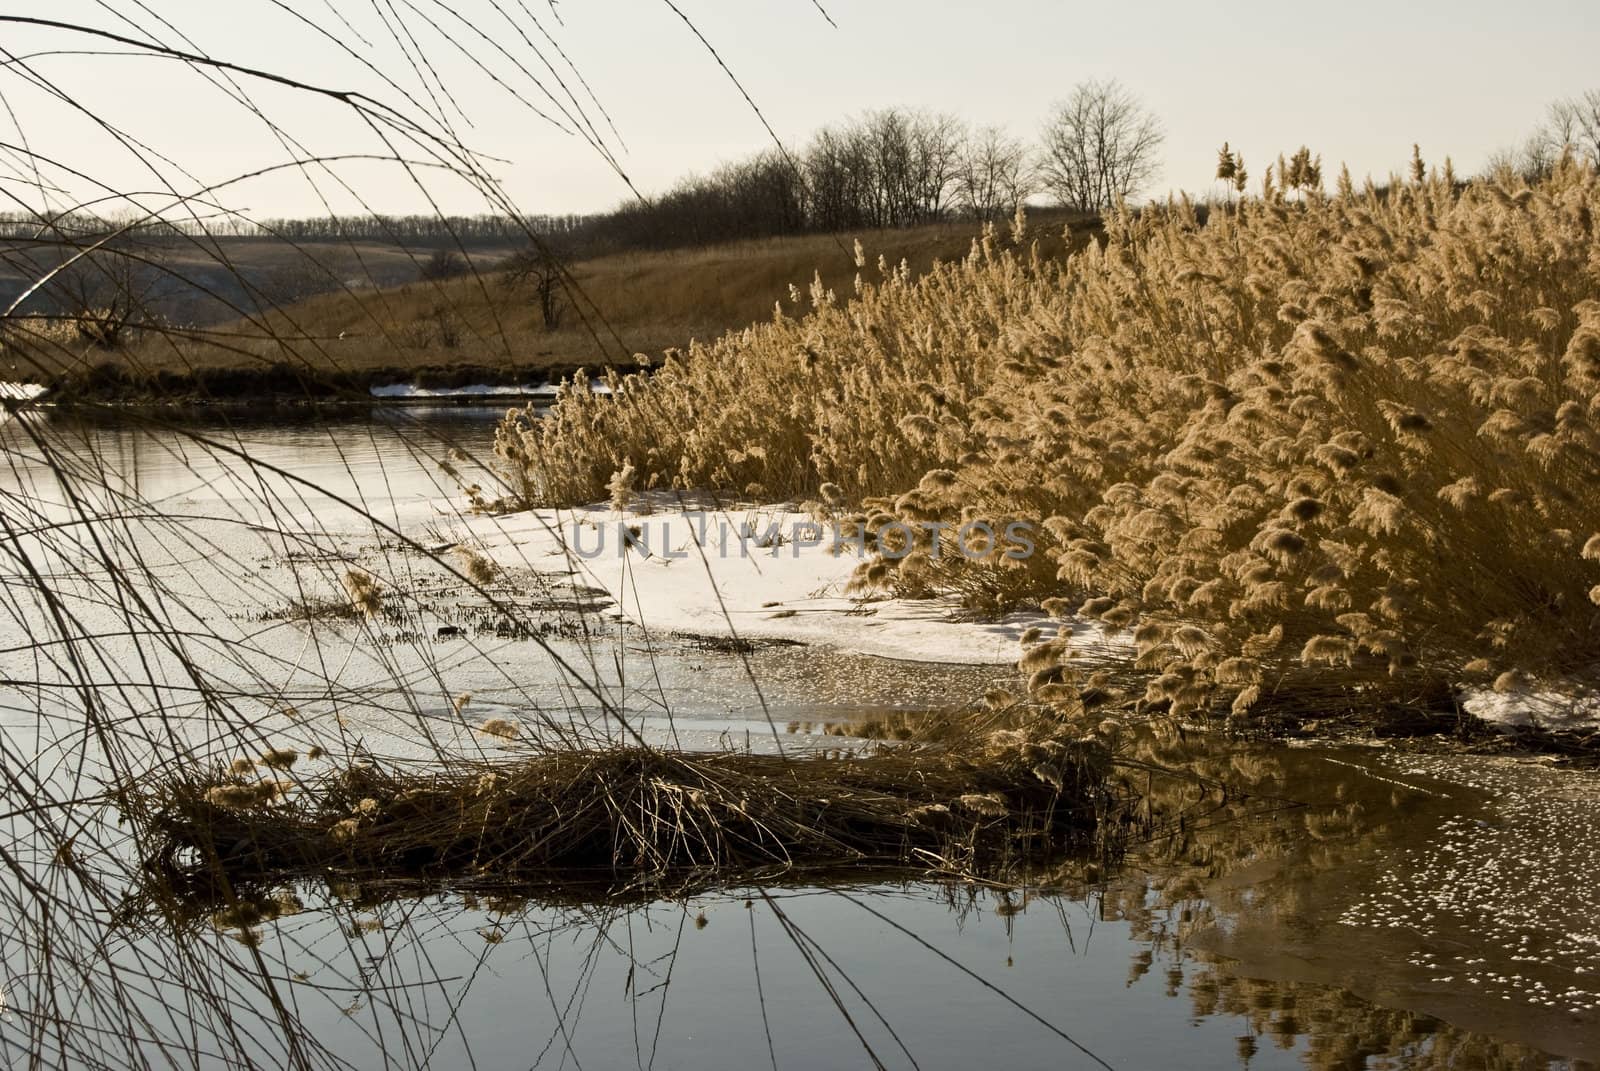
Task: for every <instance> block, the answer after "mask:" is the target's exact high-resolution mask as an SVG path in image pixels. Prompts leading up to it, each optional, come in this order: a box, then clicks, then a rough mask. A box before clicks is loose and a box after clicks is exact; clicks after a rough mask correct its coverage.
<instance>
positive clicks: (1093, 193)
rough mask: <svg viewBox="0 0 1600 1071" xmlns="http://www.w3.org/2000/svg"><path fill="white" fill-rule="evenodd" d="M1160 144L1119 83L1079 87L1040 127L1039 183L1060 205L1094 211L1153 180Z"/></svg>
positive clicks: (1154, 126) (1147, 117)
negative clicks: (1042, 127) (1041, 135)
mask: <svg viewBox="0 0 1600 1071" xmlns="http://www.w3.org/2000/svg"><path fill="white" fill-rule="evenodd" d="M1164 140H1165V135H1164V134H1163V133H1162V131H1161V124H1160V123H1159V122H1158V121H1157V120H1156V118H1155V116H1153V115H1151V114H1150V113H1149V112H1148V111H1146V110H1145V108H1144V106H1143V105H1142V104H1141V103H1140V102H1139V100H1138V98H1137V97H1135V96H1134V95H1133V94H1132V93H1131V92H1129V91H1128V90H1127V89H1126V88H1124V87H1123V86H1122V84H1121V83H1119V82H1116V81H1104V82H1081V83H1079V84H1078V85H1077V86H1076V87H1074V88H1073V90H1072V94H1071V96H1069V97H1068V98H1067V99H1066V100H1065V101H1063V102H1061V103H1060V104H1058V105H1057V106H1056V108H1055V110H1054V112H1053V113H1052V114H1051V116H1050V118H1049V120H1048V121H1047V122H1046V123H1045V128H1044V133H1043V138H1042V141H1043V145H1042V148H1041V158H1040V163H1039V179H1040V182H1041V184H1042V185H1043V186H1044V188H1045V189H1046V190H1048V191H1049V192H1050V193H1051V194H1052V195H1053V196H1054V197H1055V199H1056V200H1057V201H1059V202H1060V203H1061V204H1063V205H1066V206H1067V207H1069V208H1076V209H1079V210H1081V211H1085V212H1095V211H1100V210H1103V209H1106V208H1109V207H1111V205H1113V204H1115V203H1116V201H1117V199H1118V198H1122V197H1132V196H1134V195H1135V194H1137V193H1138V192H1139V191H1140V190H1142V189H1143V188H1144V187H1145V186H1147V185H1148V184H1149V183H1150V181H1151V180H1152V179H1154V178H1155V176H1156V173H1157V161H1156V154H1157V153H1158V152H1160V150H1161V145H1162V142H1163V141H1164Z"/></svg>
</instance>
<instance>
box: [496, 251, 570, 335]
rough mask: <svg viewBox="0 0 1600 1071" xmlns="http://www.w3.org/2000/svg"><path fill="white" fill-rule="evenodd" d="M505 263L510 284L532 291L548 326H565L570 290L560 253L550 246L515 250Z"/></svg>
mask: <svg viewBox="0 0 1600 1071" xmlns="http://www.w3.org/2000/svg"><path fill="white" fill-rule="evenodd" d="M501 266H502V267H503V268H504V269H505V277H504V278H505V284H506V286H507V287H511V288H513V289H521V288H523V287H526V288H527V289H529V290H530V291H532V293H533V300H534V302H535V304H537V305H538V306H539V316H540V319H541V321H542V322H543V323H544V329H545V330H546V331H554V330H555V329H556V328H557V327H559V326H561V314H562V313H563V312H564V311H566V294H567V292H566V284H565V282H564V273H563V271H562V270H561V261H560V259H559V257H558V255H557V254H556V253H555V252H554V251H553V250H552V249H550V248H549V247H548V246H546V247H542V248H541V247H532V248H529V249H524V250H523V251H522V252H520V253H513V254H512V255H511V256H509V257H507V258H506V260H505V262H504V263H503V264H502V265H501Z"/></svg>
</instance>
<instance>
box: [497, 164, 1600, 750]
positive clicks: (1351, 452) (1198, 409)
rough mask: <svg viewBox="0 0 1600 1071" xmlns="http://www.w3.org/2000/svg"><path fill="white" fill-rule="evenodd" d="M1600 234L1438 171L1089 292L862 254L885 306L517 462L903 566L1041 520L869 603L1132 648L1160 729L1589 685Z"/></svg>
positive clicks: (1202, 227) (1222, 213)
mask: <svg viewBox="0 0 1600 1071" xmlns="http://www.w3.org/2000/svg"><path fill="white" fill-rule="evenodd" d="M1597 211H1600V178H1597V176H1596V174H1595V172H1594V170H1593V169H1592V168H1591V167H1589V166H1588V165H1586V164H1582V163H1579V162H1576V161H1574V160H1572V159H1567V160H1564V161H1563V162H1562V163H1561V164H1560V166H1559V167H1557V168H1556V169H1555V173H1554V174H1553V175H1552V176H1551V177H1549V178H1548V179H1545V180H1541V181H1539V182H1537V183H1534V184H1531V185H1530V184H1527V183H1525V182H1523V181H1522V180H1520V179H1517V178H1514V177H1509V176H1500V177H1496V178H1493V179H1482V180H1478V181H1474V182H1471V183H1463V182H1460V181H1457V179H1456V178H1455V176H1454V174H1453V173H1452V171H1451V169H1450V167H1449V166H1448V163H1446V165H1445V166H1443V167H1439V168H1432V169H1430V168H1429V167H1428V166H1427V165H1426V164H1425V163H1424V162H1423V160H1422V159H1421V158H1420V155H1419V157H1418V159H1417V160H1416V161H1414V166H1413V170H1412V174H1411V177H1410V178H1409V179H1405V180H1402V179H1400V178H1394V179H1393V180H1392V181H1391V183H1390V184H1389V185H1388V186H1387V187H1385V188H1383V189H1379V188H1377V187H1376V186H1374V185H1373V184H1372V183H1370V182H1369V183H1368V184H1367V185H1366V187H1365V188H1364V189H1362V188H1358V187H1356V186H1355V185H1354V184H1353V183H1352V182H1351V181H1350V179H1349V177H1348V175H1347V174H1345V175H1341V176H1340V178H1339V180H1338V184H1337V189H1336V191H1335V192H1333V193H1324V192H1322V191H1321V190H1320V189H1310V190H1306V191H1303V192H1302V191H1293V192H1285V191H1284V190H1282V189H1279V188H1276V187H1274V186H1273V185H1272V184H1271V182H1270V180H1269V182H1268V184H1267V185H1266V187H1265V188H1264V189H1263V191H1262V193H1261V194H1260V195H1259V196H1256V197H1251V198H1245V199H1243V200H1241V201H1239V202H1236V203H1233V204H1231V205H1229V206H1226V208H1223V207H1221V206H1213V208H1212V210H1211V211H1210V212H1209V213H1201V212H1198V211H1197V210H1196V208H1195V206H1193V205H1191V204H1189V203H1187V202H1174V203H1169V204H1167V205H1165V206H1155V207H1152V208H1150V209H1147V210H1145V211H1143V212H1140V213H1138V214H1133V213H1128V212H1124V213H1122V214H1121V215H1118V216H1116V217H1114V218H1112V219H1110V220H1108V221H1107V228H1106V229H1107V234H1106V238H1105V241H1104V243H1103V244H1099V243H1097V244H1093V245H1091V246H1090V247H1089V248H1088V249H1086V250H1084V251H1083V252H1081V253H1078V254H1075V255H1073V256H1071V257H1069V258H1067V259H1065V260H1061V259H1055V258H1050V257H1045V256H1042V255H1040V254H1039V252H1038V251H1037V249H1036V248H1035V247H1033V246H1032V245H1031V244H1030V242H1029V239H1028V237H1027V233H1026V221H1025V220H1022V219H1020V218H1019V220H1018V221H1017V222H1016V224H1015V225H1014V227H1013V228H1012V230H1011V232H1010V234H1009V235H1008V234H1005V233H1002V232H999V231H995V230H990V231H989V232H987V233H986V234H985V235H984V236H983V237H982V238H981V239H979V240H977V241H975V242H974V244H973V247H972V250H971V253H970V254H969V255H968V256H967V257H966V258H965V259H964V260H961V261H959V262H955V263H950V264H945V265H942V266H940V267H939V268H937V269H935V270H934V271H932V272H930V273H929V274H927V275H925V276H923V277H920V278H916V279H913V278H911V277H910V275H909V273H907V272H905V271H904V270H902V269H899V268H896V267H894V266H893V265H888V264H881V265H880V267H879V271H878V273H877V274H876V275H874V274H873V273H872V272H871V271H870V270H868V269H866V268H865V264H866V258H865V257H864V256H863V257H860V258H858V259H859V262H860V263H861V264H862V265H863V271H862V273H861V276H860V277H858V280H857V283H856V287H855V290H856V294H855V295H854V296H853V297H852V298H850V300H841V299H840V297H839V296H838V295H836V294H834V293H832V292H830V291H828V290H826V289H824V288H823V287H821V286H820V285H819V286H815V287H813V288H812V290H811V292H810V294H809V296H808V295H805V294H803V293H801V292H800V291H799V290H794V291H793V293H792V294H791V297H790V298H788V299H785V300H783V301H781V302H780V303H779V307H778V309H777V310H776V312H775V314H774V317H773V320H772V322H770V323H767V324H764V325H760V326H756V327H752V328H751V329H749V330H746V331H743V332H739V333H736V334H732V335H728V336H726V337H724V338H723V339H722V340H720V341H719V342H717V343H716V344H714V345H711V346H706V347H699V348H696V349H695V350H693V351H692V352H691V353H689V354H687V355H685V356H683V357H682V358H679V359H674V360H670V361H667V362H666V363H665V364H664V365H663V366H662V367H661V368H660V369H659V370H657V371H656V372H655V373H654V374H653V375H651V376H649V377H643V376H634V377H627V378H617V377H614V382H613V386H614V388H616V389H615V391H614V393H613V394H611V395H610V396H606V397H595V396H590V395H589V394H588V393H587V392H580V391H575V390H574V391H568V392H567V393H565V394H564V395H563V397H562V398H561V400H560V403H559V404H558V405H557V406H556V408H555V411H554V412H553V413H552V414H550V415H549V417H548V418H546V419H542V420H533V419H531V418H530V417H528V416H527V415H525V414H521V413H512V414H508V417H507V419H506V422H505V423H504V425H503V426H502V429H501V434H500V441H499V448H498V449H499V460H500V464H501V465H502V467H503V469H504V470H505V471H506V473H507V474H508V477H509V483H510V484H511V485H512V486H513V487H514V488H518V489H520V492H521V494H522V496H523V499H524V500H525V501H527V502H530V503H538V502H543V503H556V504H570V503H577V502H588V501H595V500H598V499H602V498H604V497H605V493H606V487H607V483H608V481H609V480H610V479H611V478H612V476H613V475H614V474H615V473H618V472H622V471H628V470H631V471H632V485H633V486H634V487H637V488H640V489H648V488H655V487H678V488H702V489H717V490H722V491H729V492H732V493H735V494H739V495H744V496H749V497H766V498H769V499H783V498H793V499H796V500H799V501H802V502H810V503H811V504H812V506H813V507H814V508H815V509H817V510H818V511H819V512H821V513H826V514H830V515H832V516H833V517H835V518H838V519H842V520H843V521H845V522H847V523H853V524H857V525H860V526H862V527H864V528H865V529H866V530H867V532H868V533H869V535H875V534H876V533H878V532H880V531H883V530H885V529H887V528H888V527H889V526H890V525H892V524H894V523H896V522H899V523H904V524H910V525H913V526H926V525H927V524H929V523H931V522H941V523H944V524H947V525H954V526H958V527H959V526H961V525H964V524H969V523H972V522H976V521H982V522H986V523H987V524H988V525H989V526H990V527H991V528H992V529H993V530H995V531H1003V530H1004V529H1005V527H1006V525H1008V524H1010V523H1012V522H1021V523H1024V524H1026V525H1028V526H1029V527H1030V528H1031V530H1032V532H1033V534H1034V541H1035V543H1036V548H1037V549H1036V552H1035V553H1034V554H1032V555H1031V556H1028V557H1025V558H1022V559H1018V560H1011V559H1007V558H1006V557H1005V556H1004V554H1003V550H1004V549H1006V548H1005V547H1004V546H1003V545H1002V543H1001V541H999V540H996V541H994V546H993V547H992V548H989V550H988V552H987V553H983V554H980V555H978V557H977V560H974V559H972V558H970V557H967V556H963V555H956V554H948V553H946V554H944V555H943V556H938V555H936V554H934V553H933V548H932V546H931V545H930V544H931V535H924V536H918V538H917V540H916V543H915V545H914V546H911V547H897V546H888V547H880V548H878V549H879V550H880V551H883V552H886V553H882V554H881V555H880V556H879V558H878V559H877V560H871V561H867V562H863V564H862V566H861V569H860V572H859V573H858V584H857V587H858V589H859V590H861V591H862V592H863V593H872V592H875V591H887V592H891V593H896V594H904V595H926V594H937V593H940V592H954V593H957V594H959V595H960V596H961V597H962V598H963V600H965V601H966V602H967V603H968V604H969V605H971V606H974V607H975V608H978V609H980V610H985V611H991V612H992V611H995V610H1000V609H1004V608H1006V607H1009V606H1017V605H1029V604H1032V605H1039V606H1042V607H1044V608H1045V609H1046V610H1047V611H1050V612H1052V613H1055V614H1057V615H1059V616H1061V617H1063V618H1078V619H1091V620H1098V621H1099V622H1101V623H1102V624H1103V625H1105V626H1107V627H1108V628H1110V629H1111V630H1128V631H1132V633H1133V636H1134V639H1135V641H1136V648H1137V651H1136V658H1137V665H1138V667H1139V668H1140V669H1141V670H1143V671H1144V672H1145V673H1146V684H1145V689H1146V690H1145V694H1144V696H1143V701H1144V704H1145V706H1146V707H1147V708H1155V709H1160V710H1164V711H1170V712H1171V713H1173V714H1175V715H1178V716H1185V715H1199V714H1205V713H1208V712H1211V713H1216V714H1219V715H1227V716H1231V717H1233V718H1235V719H1241V720H1248V719H1250V718H1253V717H1256V716H1258V715H1259V714H1261V713H1262V711H1259V710H1256V709H1255V708H1256V707H1257V705H1258V704H1260V703H1262V702H1263V700H1264V699H1266V698H1270V697H1275V698H1276V700H1277V701H1278V702H1282V701H1283V700H1284V699H1285V697H1286V696H1287V695H1288V693H1287V692H1286V690H1285V688H1284V687H1283V685H1284V684H1285V682H1288V681H1291V680H1294V679H1300V680H1304V679H1305V676H1304V674H1302V673H1301V671H1311V673H1312V675H1314V676H1316V677H1318V678H1320V679H1322V680H1325V681H1329V682H1334V683H1335V684H1340V683H1342V682H1355V681H1360V682H1366V681H1374V682H1377V683H1379V684H1381V682H1382V680H1383V679H1384V678H1385V677H1386V676H1388V677H1391V678H1392V679H1394V680H1396V681H1406V680H1410V679H1411V678H1412V677H1414V675H1415V674H1416V673H1418V672H1420V671H1422V670H1426V671H1427V672H1430V673H1432V674H1435V675H1437V676H1440V677H1442V678H1444V679H1445V680H1446V681H1447V682H1448V683H1450V684H1451V685H1462V684H1465V685H1470V686H1476V687H1481V688H1493V689H1495V690H1498V691H1504V692H1515V691H1517V690H1519V689H1523V688H1527V687H1533V686H1536V685H1537V682H1538V681H1539V680H1540V679H1541V678H1565V677H1571V676H1574V675H1577V676H1583V675H1590V676H1592V675H1593V674H1594V672H1595V668H1596V666H1600V480H1597V479H1596V475H1595V474H1596V473H1597V472H1600V430H1597V421H1600V241H1597V232H1596V229H1595V216H1596V213H1597ZM1202 220H1203V221H1202ZM947 531H948V529H947ZM907 551H910V553H906V552H907ZM1023 668H1024V670H1025V672H1026V673H1027V674H1028V675H1029V677H1030V681H1031V693H1032V695H1033V696H1034V698H1036V699H1042V700H1047V701H1055V700H1056V699H1062V700H1063V701H1065V702H1066V703H1067V705H1068V706H1069V707H1070V706H1073V705H1074V704H1076V702H1077V700H1076V699H1075V698H1074V696H1075V695H1076V692H1077V691H1078V689H1076V688H1062V687H1061V685H1063V684H1064V683H1065V684H1068V685H1071V684H1072V683H1073V682H1074V681H1075V680H1076V679H1077V675H1076V674H1075V673H1074V671H1073V670H1072V669H1071V667H1070V666H1068V665H1067V662H1066V652H1065V646H1064V644H1062V643H1060V642H1058V641H1057V640H1056V639H1055V638H1053V637H1045V638H1044V639H1043V643H1041V644H1040V645H1039V646H1037V647H1036V649H1034V650H1032V651H1030V652H1028V653H1027V654H1026V655H1025V656H1024V659H1023ZM1064 677H1065V678H1066V679H1065V680H1064V679H1063V678H1064ZM1041 689H1049V691H1047V692H1041ZM1380 692H1381V689H1378V690H1374V691H1372V692H1371V693H1370V694H1371V695H1372V696H1373V698H1374V700H1375V701H1377V700H1379V699H1380V698H1381V697H1380ZM1447 698H1448V697H1447Z"/></svg>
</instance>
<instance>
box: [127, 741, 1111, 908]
mask: <svg viewBox="0 0 1600 1071" xmlns="http://www.w3.org/2000/svg"><path fill="white" fill-rule="evenodd" d="M981 721H982V720H981V719H980V723H981ZM990 722H991V723H993V719H990ZM282 768H284V767H283V765H282V763H281V762H280V763H279V764H278V766H276V767H273V769H282ZM1110 770H1111V756H1110V752H1109V751H1108V749H1107V748H1106V747H1105V745H1104V744H1103V743H1101V742H1099V741H1097V740H1096V739H1094V738H1093V737H1081V736H1078V735H1076V734H1075V733H1074V732H1073V731H1072V730H1071V729H1070V728H1069V727H1068V726H1065V725H1063V724H1060V723H1051V722H1047V721H1042V720H1029V721H1025V722H1023V723H1021V724H1020V726H1019V727H1018V728H995V729H993V730H992V731H990V732H988V733H987V735H984V734H982V733H978V732H974V731H972V730H970V729H969V730H965V731H962V732H960V733H958V734H954V735H952V736H951V737H949V738H948V739H946V740H945V741H944V742H943V743H938V744H920V745H919V744H905V745H901V746H898V747H878V748H875V749H873V750H872V751H870V752H863V753H859V754H845V753H834V754H831V755H827V756H802V757H795V756H783V755H761V754H753V753H750V752H745V751H739V752H725V753H685V752H666V751H654V750H650V749H647V748H642V747H627V748H623V747H612V748H601V749H576V748H575V749H563V750H558V751H552V752H546V753H540V754H537V755H534V756H532V757H529V758H527V759H524V760H521V761H518V762H514V763H505V762H499V763H488V762H481V763H480V762H468V763H461V764H452V765H449V766H444V767H440V766H432V767H429V768H427V769H414V768H387V767H384V766H381V765H378V764H375V763H370V762H356V763H353V764H351V765H349V766H348V767H346V768H344V769H342V770H339V771H337V772H334V773H330V774H327V775H323V776H318V777H315V778H312V779H309V780H305V781H301V782H296V783H293V784H291V783H289V782H286V781H282V780H279V779H278V778H277V777H269V778H266V779H264V780H262V779H257V776H256V774H255V773H254V772H253V770H251V771H243V770H241V771H234V770H232V769H230V770H225V771H223V770H219V771H213V772H210V773H195V774H174V775H170V776H169V777H167V778H166V779H164V780H163V781H161V782H160V783H159V784H154V785H141V786H139V787H138V789H137V793H138V796H139V805H140V808H141V810H144V811H145V812H146V813H149V814H151V815H153V818H152V819H151V825H150V828H151V830H152V831H153V832H154V833H155V835H156V839H155V841H154V843H155V844H156V847H155V849H154V851H153V853H152V855H151V863H150V865H151V866H154V867H155V868H156V869H157V870H158V871H159V872H161V873H165V874H168V875H171V876H175V877H178V878H181V880H183V881H184V882H185V883H188V884H193V883H194V882H195V881H196V880H202V879H206V878H208V877H209V878H210V879H211V880H217V879H219V878H221V877H222V876H226V878H227V880H228V881H230V882H231V881H239V880H259V879H271V880H279V879H283V878H285V877H292V876H295V875H303V874H325V873H329V872H335V873H338V874H341V875H346V876H353V877H360V876H362V875H366V876H372V877H379V876H381V877H382V878H384V879H385V880H397V879H400V878H408V877H409V878H425V879H439V878H451V877H460V878H472V877H479V876H486V877H490V878H493V879H494V880H497V881H510V882H521V883H532V884H535V885H538V884H544V883H551V882H553V883H557V884H563V885H580V884H581V885H587V886H591V887H598V888H603V889H609V890H613V891H617V892H622V891H626V890H630V889H633V890H637V889H640V888H652V889H657V890H662V889H671V890H674V891H678V892H681V891H683V890H685V889H689V888H695V887H704V886H708V885H712V884H729V883H734V882H737V881H741V880H756V879H760V880H763V881H765V880H772V879H784V880H798V879H802V878H807V877H820V876H822V875H824V874H826V873H829V872H832V871H837V870H841V869H844V868H860V867H868V868H879V869H895V868H899V869H902V870H903V871H905V872H907V873H911V874H917V873H927V872H935V873H939V874H944V875H957V876H961V875H969V874H975V873H977V872H978V871H979V870H980V869H989V868H994V867H1004V866H1005V865H1008V864H1014V863H1017V862H1020V861H1025V860H1038V859H1048V858H1058V857H1061V856H1063V855H1064V854H1067V853H1085V852H1096V851H1106V850H1109V849H1110V848H1111V847H1112V844H1111V840H1110V832H1109V830H1110V827H1111V824H1110V823H1106V822H1105V821H1104V820H1105V818H1106V816H1107V815H1108V814H1109V813H1110V812H1111V811H1112V810H1113V809H1114V806H1115V803H1114V799H1113V797H1112V795H1111V794H1110V792H1109V791H1108V789H1107V781H1108V777H1109V774H1110Z"/></svg>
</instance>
